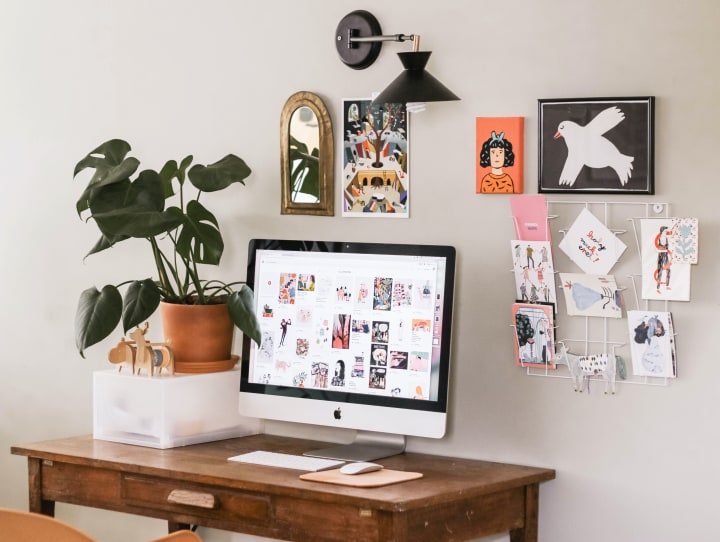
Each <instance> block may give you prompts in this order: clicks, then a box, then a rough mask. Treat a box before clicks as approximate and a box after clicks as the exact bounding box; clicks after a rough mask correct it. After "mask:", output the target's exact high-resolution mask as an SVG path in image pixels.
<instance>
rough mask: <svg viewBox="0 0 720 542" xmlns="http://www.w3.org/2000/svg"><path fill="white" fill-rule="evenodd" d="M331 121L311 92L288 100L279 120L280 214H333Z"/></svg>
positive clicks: (321, 104) (316, 97) (319, 101)
mask: <svg viewBox="0 0 720 542" xmlns="http://www.w3.org/2000/svg"><path fill="white" fill-rule="evenodd" d="M333 167H334V156H333V132H332V121H331V120H330V115H329V114H328V111H327V108H326V107H325V103H324V102H323V101H322V99H321V98H320V97H319V96H318V95H317V94H313V93H312V92H306V91H302V92H296V93H295V94H293V95H292V96H290V97H289V98H288V99H287V102H285V106H284V107H283V110H282V115H281V118H280V173H281V175H280V177H281V182H282V187H281V188H282V205H281V210H280V211H281V213H282V214H284V215H289V214H296V215H321V216H333V215H334V214H335V206H334V199H335V190H334V186H335V178H334V176H333Z"/></svg>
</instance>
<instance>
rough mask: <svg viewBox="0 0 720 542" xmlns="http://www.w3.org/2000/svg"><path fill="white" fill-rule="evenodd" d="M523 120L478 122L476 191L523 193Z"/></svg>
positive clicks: (482, 120) (513, 118)
mask: <svg viewBox="0 0 720 542" xmlns="http://www.w3.org/2000/svg"><path fill="white" fill-rule="evenodd" d="M523 122H524V118H523V117H477V118H476V119H475V192H476V193H478V194H522V193H523V158H524V156H523V155H524V131H523Z"/></svg>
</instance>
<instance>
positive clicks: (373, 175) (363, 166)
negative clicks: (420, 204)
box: [341, 98, 410, 218]
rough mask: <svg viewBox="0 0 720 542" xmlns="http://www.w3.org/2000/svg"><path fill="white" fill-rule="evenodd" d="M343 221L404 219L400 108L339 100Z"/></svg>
mask: <svg viewBox="0 0 720 542" xmlns="http://www.w3.org/2000/svg"><path fill="white" fill-rule="evenodd" d="M343 134H344V136H343V161H342V168H343V169H342V181H341V182H342V187H343V216H345V217H347V216H356V217H392V218H407V217H408V216H409V209H410V207H409V205H410V177H409V175H408V163H409V160H408V139H407V136H408V116H407V108H406V107H405V104H373V103H372V100H370V99H369V98H367V99H346V100H343Z"/></svg>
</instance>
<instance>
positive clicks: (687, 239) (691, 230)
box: [670, 218, 698, 264]
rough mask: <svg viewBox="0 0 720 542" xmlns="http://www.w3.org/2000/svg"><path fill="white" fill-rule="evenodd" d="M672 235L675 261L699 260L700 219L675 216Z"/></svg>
mask: <svg viewBox="0 0 720 542" xmlns="http://www.w3.org/2000/svg"><path fill="white" fill-rule="evenodd" d="M671 229H672V231H673V233H674V235H672V236H671V237H670V247H671V250H672V258H673V263H692V264H695V263H697V262H698V219H697V218H673V225H672V228H671Z"/></svg>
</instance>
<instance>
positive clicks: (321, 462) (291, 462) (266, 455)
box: [229, 450, 345, 472]
mask: <svg viewBox="0 0 720 542" xmlns="http://www.w3.org/2000/svg"><path fill="white" fill-rule="evenodd" d="M229 461H239V462H241V463H252V464H254V465H265V466H268V467H280V468H282V469H295V470H302V471H305V472H317V471H321V470H327V469H332V468H334V467H339V466H340V465H342V464H344V463H345V462H344V461H338V460H336V459H324V458H322V457H310V456H307V455H293V454H282V453H280V452H266V451H263V450H257V451H255V452H248V453H246V454H240V455H235V456H233V457H231V458H229Z"/></svg>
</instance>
